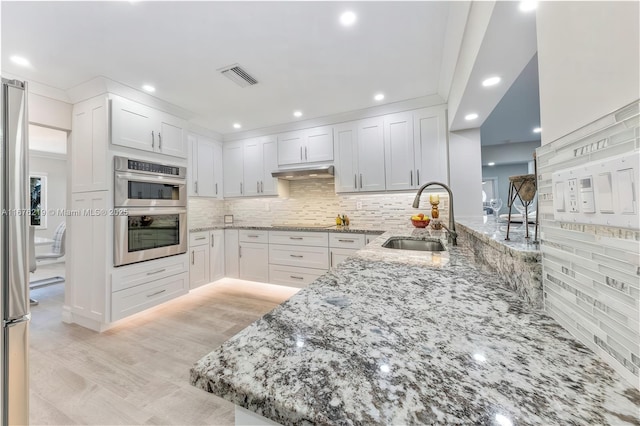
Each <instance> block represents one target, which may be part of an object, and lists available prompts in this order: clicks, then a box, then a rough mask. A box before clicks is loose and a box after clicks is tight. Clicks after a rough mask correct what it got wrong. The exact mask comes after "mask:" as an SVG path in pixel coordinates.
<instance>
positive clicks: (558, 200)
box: [553, 181, 567, 212]
mask: <svg viewBox="0 0 640 426" xmlns="http://www.w3.org/2000/svg"><path fill="white" fill-rule="evenodd" d="M553 209H554V210H555V211H557V212H565V211H567V207H566V206H565V203H564V182H563V181H560V182H556V184H555V185H554V187H553Z"/></svg>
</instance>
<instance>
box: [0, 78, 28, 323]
mask: <svg viewBox="0 0 640 426" xmlns="http://www.w3.org/2000/svg"><path fill="white" fill-rule="evenodd" d="M3 83H4V82H3ZM2 86H3V87H2V90H3V92H4V93H3V95H4V96H3V98H4V105H3V108H2V109H3V110H4V116H5V119H6V122H5V129H4V130H5V135H4V137H5V144H4V150H5V152H4V155H6V159H7V160H8V161H5V165H6V170H5V173H6V175H7V176H10V179H9V182H11V185H10V186H9V187H8V188H6V187H5V189H4V191H5V200H6V201H7V204H6V206H3V207H6V208H7V209H8V210H9V211H15V212H26V211H28V208H29V203H28V197H29V188H28V187H27V185H28V163H27V157H26V155H27V147H26V143H27V140H28V138H27V116H26V114H27V96H26V87H25V88H24V89H23V88H19V87H16V86H14V85H10V84H3V85H2ZM25 86H26V84H25ZM29 219H30V216H28V215H25V214H20V215H18V214H16V215H7V216H5V220H6V221H7V225H8V226H6V227H5V228H4V229H5V230H7V231H8V232H7V233H6V234H5V237H4V242H3V243H4V244H6V243H7V242H8V247H3V248H2V251H3V252H5V253H7V255H8V261H9V262H8V265H7V270H6V272H5V273H6V274H7V275H8V278H9V281H8V287H7V288H5V289H3V291H5V292H6V293H5V294H4V298H5V315H4V316H5V318H3V319H6V320H12V319H18V318H22V317H24V316H26V315H28V314H29V270H28V265H29V262H28V258H27V256H28V251H29V238H28V225H29V222H28V220H29ZM7 249H8V250H7ZM5 250H6V251H5Z"/></svg>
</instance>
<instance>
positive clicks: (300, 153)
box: [300, 146, 302, 160]
mask: <svg viewBox="0 0 640 426" xmlns="http://www.w3.org/2000/svg"><path fill="white" fill-rule="evenodd" d="M300 160H302V146H300Z"/></svg>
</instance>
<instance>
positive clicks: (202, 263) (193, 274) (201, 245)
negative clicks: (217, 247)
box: [189, 231, 210, 289]
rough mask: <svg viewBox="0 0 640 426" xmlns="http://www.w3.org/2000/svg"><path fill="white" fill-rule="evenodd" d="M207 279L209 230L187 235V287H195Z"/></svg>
mask: <svg viewBox="0 0 640 426" xmlns="http://www.w3.org/2000/svg"><path fill="white" fill-rule="evenodd" d="M209 282H210V281H209V232H207V231H203V232H192V233H191V234H190V235H189V287H190V288H192V289H193V288H197V287H200V286H201V285H204V284H208V283H209Z"/></svg>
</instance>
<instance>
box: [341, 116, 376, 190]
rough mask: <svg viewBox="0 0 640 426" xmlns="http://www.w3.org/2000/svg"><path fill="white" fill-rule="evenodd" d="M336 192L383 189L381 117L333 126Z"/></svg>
mask: <svg viewBox="0 0 640 426" xmlns="http://www.w3.org/2000/svg"><path fill="white" fill-rule="evenodd" d="M334 137H335V152H336V161H335V167H336V177H335V183H336V192H360V191H384V189H385V175H384V162H385V160H384V137H383V121H382V118H381V117H379V118H368V119H364V120H359V121H352V122H348V123H342V124H339V125H337V126H334Z"/></svg>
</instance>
